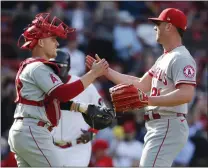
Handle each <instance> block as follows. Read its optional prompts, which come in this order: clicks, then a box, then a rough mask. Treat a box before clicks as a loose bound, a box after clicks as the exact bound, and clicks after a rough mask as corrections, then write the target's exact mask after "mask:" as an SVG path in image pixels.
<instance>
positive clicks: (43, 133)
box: [8, 13, 108, 167]
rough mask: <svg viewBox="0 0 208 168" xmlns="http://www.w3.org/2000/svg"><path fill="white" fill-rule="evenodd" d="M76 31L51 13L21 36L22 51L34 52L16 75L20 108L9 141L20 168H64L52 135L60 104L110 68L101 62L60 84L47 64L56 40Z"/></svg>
mask: <svg viewBox="0 0 208 168" xmlns="http://www.w3.org/2000/svg"><path fill="white" fill-rule="evenodd" d="M73 31H74V29H71V28H69V27H68V26H67V25H65V24H64V23H63V22H62V21H61V20H60V19H58V18H57V17H54V18H52V20H51V18H50V14H49V13H40V14H38V15H36V17H35V19H34V20H33V21H32V23H31V24H29V25H28V27H27V28H26V29H25V30H24V33H23V34H22V36H23V37H24V44H23V45H22V46H21V48H22V49H29V50H31V51H32V58H28V59H26V60H25V61H23V62H22V63H21V64H20V68H19V70H18V73H17V75H16V81H15V86H16V93H17V98H16V100H15V102H16V103H17V106H16V110H15V114H14V118H15V121H14V123H13V125H12V127H11V129H10V131H9V138H8V142H9V145H10V149H11V151H12V152H14V153H15V158H16V160H17V164H18V166H19V167H29V166H31V167H51V166H63V163H62V158H61V157H60V155H59V153H58V152H59V151H58V150H57V148H56V147H55V145H54V144H53V138H52V135H51V131H52V129H53V127H54V126H57V125H58V122H59V119H60V117H61V113H60V107H59V104H60V101H61V102H66V101H68V100H70V99H72V98H74V97H76V96H77V95H78V94H80V93H81V92H82V91H83V90H84V89H85V88H86V87H87V86H89V85H90V84H91V83H92V82H93V81H94V80H95V78H97V77H98V76H100V75H102V74H103V73H104V72H105V71H106V69H107V68H108V63H107V62H106V61H105V60H102V61H100V62H99V63H94V65H93V70H91V71H89V72H88V73H87V74H85V75H84V76H83V77H82V78H81V79H78V80H76V81H75V82H73V83H70V84H64V83H63V82H62V81H61V79H60V78H59V76H58V75H57V74H58V73H59V68H58V66H57V65H56V64H54V63H51V62H48V60H49V59H50V58H54V57H55V56H56V49H57V47H58V45H59V44H58V42H57V40H56V37H60V38H67V35H68V34H69V33H70V32H73ZM19 42H20V40H19V41H18V45H19Z"/></svg>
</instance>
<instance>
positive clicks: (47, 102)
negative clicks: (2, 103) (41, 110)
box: [15, 59, 61, 126]
mask: <svg viewBox="0 0 208 168" xmlns="http://www.w3.org/2000/svg"><path fill="white" fill-rule="evenodd" d="M33 62H42V63H44V64H45V65H47V66H50V67H51V68H52V69H53V70H54V72H55V73H56V74H58V73H59V68H58V66H57V65H56V64H55V63H51V62H48V61H46V60H44V59H26V60H25V61H23V62H21V64H20V67H19V70H18V72H17V75H16V79H15V87H16V95H17V97H16V99H15V103H21V104H26V105H31V106H39V107H43V106H44V107H45V111H46V114H47V118H48V119H49V121H50V122H51V124H52V126H57V125H58V122H59V119H60V117H61V112H60V101H59V100H57V99H55V98H53V97H51V96H48V95H46V94H45V98H44V100H41V101H34V100H27V99H25V98H23V97H22V96H21V92H20V91H21V89H22V87H23V84H22V82H21V80H20V78H19V77H20V74H21V73H22V71H23V69H24V68H25V67H26V66H27V65H28V64H31V63H33Z"/></svg>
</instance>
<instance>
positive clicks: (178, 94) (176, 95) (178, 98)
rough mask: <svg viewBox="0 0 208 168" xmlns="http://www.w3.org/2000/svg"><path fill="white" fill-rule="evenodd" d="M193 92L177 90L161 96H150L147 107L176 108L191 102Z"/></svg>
mask: <svg viewBox="0 0 208 168" xmlns="http://www.w3.org/2000/svg"><path fill="white" fill-rule="evenodd" d="M192 97H193V92H191V91H190V92H187V91H185V90H184V91H181V90H180V89H177V90H175V91H173V92H171V93H168V94H166V95H161V96H150V97H149V100H148V105H150V106H178V105H181V104H185V103H188V102H190V101H191V100H192Z"/></svg>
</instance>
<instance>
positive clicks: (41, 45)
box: [38, 39, 44, 47]
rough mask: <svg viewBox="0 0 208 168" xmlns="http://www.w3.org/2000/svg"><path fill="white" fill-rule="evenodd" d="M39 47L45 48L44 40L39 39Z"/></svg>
mask: <svg viewBox="0 0 208 168" xmlns="http://www.w3.org/2000/svg"><path fill="white" fill-rule="evenodd" d="M38 45H39V46H40V47H43V46H44V42H43V39H38Z"/></svg>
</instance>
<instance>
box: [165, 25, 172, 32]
mask: <svg viewBox="0 0 208 168" xmlns="http://www.w3.org/2000/svg"><path fill="white" fill-rule="evenodd" d="M172 28H173V25H172V24H171V23H167V24H166V25H165V29H166V31H171V29H172Z"/></svg>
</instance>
